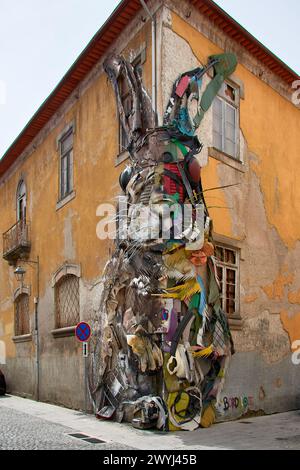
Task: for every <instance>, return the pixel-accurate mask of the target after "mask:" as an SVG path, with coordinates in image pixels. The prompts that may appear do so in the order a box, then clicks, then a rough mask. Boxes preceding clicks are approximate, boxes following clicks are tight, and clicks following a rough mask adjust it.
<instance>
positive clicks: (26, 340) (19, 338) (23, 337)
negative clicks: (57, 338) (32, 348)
mask: <svg viewBox="0 0 300 470" xmlns="http://www.w3.org/2000/svg"><path fill="white" fill-rule="evenodd" d="M12 340H13V342H14V343H29V342H30V341H32V334H28V335H20V336H14V337H13V338H12Z"/></svg>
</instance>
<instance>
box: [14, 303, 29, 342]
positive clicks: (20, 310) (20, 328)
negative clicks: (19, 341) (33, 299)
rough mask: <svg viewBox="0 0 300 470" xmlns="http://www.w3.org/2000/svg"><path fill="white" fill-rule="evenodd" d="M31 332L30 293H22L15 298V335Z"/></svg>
mask: <svg viewBox="0 0 300 470" xmlns="http://www.w3.org/2000/svg"><path fill="white" fill-rule="evenodd" d="M29 334H30V316H29V295H28V294H20V295H19V296H18V297H17V298H16V299H15V335H16V336H24V335H29Z"/></svg>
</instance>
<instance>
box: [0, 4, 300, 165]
mask: <svg viewBox="0 0 300 470" xmlns="http://www.w3.org/2000/svg"><path fill="white" fill-rule="evenodd" d="M118 3H119V1H117V0H51V1H46V0H42V1H41V0H14V1H13V2H12V1H11V0H0V158H1V156H2V155H3V154H4V153H5V151H6V150H7V149H8V147H9V146H10V145H11V144H12V142H13V141H14V140H15V138H16V137H17V136H18V134H19V133H20V132H21V130H22V129H23V128H24V126H25V125H26V124H27V122H28V121H29V119H30V118H31V117H32V116H33V114H34V113H35V111H36V110H37V109H38V108H39V106H40V105H41V104H42V103H43V101H44V100H45V99H46V98H47V96H48V95H49V94H50V92H51V91H52V90H53V89H54V88H55V86H56V85H57V84H58V82H59V81H60V80H61V78H62V77H63V75H64V74H65V73H66V71H67V70H68V68H69V67H70V66H71V65H72V63H73V62H74V61H75V60H76V58H77V57H78V55H79V54H80V53H81V51H82V50H83V49H84V48H85V46H86V45H87V43H88V42H89V40H90V39H91V38H92V36H93V35H94V34H95V33H96V32H97V30H98V29H99V28H100V27H101V26H102V24H103V23H104V22H105V20H106V19H107V18H108V16H109V15H110V14H111V13H112V11H113V10H114V8H115V7H116V6H117V5H118ZM216 3H218V4H219V5H220V6H221V7H222V8H223V9H224V10H226V11H227V13H229V14H230V15H231V16H232V17H233V18H234V19H235V20H237V21H238V22H239V23H240V24H241V25H242V26H244V27H245V28H246V29H247V30H248V31H249V32H250V33H252V34H253V35H254V36H255V37H256V38H257V39H259V40H260V41H261V42H262V43H263V44H264V45H265V46H267V47H268V48H269V49H270V50H271V51H272V52H274V53H275V54H276V55H277V56H279V57H280V58H281V59H282V60H283V61H284V62H285V63H286V64H288V65H289V66H290V67H291V68H292V69H294V70H295V71H296V72H298V73H300V54H299V52H298V49H299V47H298V44H299V35H300V34H299V26H298V24H299V20H300V2H299V0H285V1H284V2H283V1H282V0H242V1H241V0H216Z"/></svg>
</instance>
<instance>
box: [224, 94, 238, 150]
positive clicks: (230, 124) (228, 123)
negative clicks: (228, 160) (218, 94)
mask: <svg viewBox="0 0 300 470" xmlns="http://www.w3.org/2000/svg"><path fill="white" fill-rule="evenodd" d="M225 152H226V153H228V155H231V156H232V157H235V156H236V109H235V108H234V107H233V106H231V105H230V104H228V103H225Z"/></svg>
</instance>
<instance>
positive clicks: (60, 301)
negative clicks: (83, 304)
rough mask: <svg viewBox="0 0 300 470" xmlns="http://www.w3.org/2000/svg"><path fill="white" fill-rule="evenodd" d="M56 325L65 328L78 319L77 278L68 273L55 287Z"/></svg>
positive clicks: (75, 323) (73, 324)
mask: <svg viewBox="0 0 300 470" xmlns="http://www.w3.org/2000/svg"><path fill="white" fill-rule="evenodd" d="M55 306H56V326H57V328H66V327H69V326H75V325H77V324H78V323H79V321H80V313H79V279H78V277H76V276H73V275H71V274H68V275H67V276H64V277H63V278H62V279H61V280H60V281H59V282H58V284H57V285H56V287H55Z"/></svg>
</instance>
